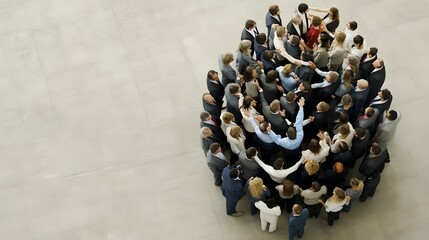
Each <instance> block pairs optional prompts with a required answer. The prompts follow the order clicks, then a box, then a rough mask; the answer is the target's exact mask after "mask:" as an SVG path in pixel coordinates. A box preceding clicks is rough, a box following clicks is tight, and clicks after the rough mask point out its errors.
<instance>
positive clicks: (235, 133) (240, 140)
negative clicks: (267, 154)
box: [226, 126, 246, 155]
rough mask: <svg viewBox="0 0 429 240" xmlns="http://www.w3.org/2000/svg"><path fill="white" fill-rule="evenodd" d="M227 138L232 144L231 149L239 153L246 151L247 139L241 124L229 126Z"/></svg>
mask: <svg viewBox="0 0 429 240" xmlns="http://www.w3.org/2000/svg"><path fill="white" fill-rule="evenodd" d="M226 138H227V140H228V142H229V144H230V145H231V151H232V152H233V153H235V154H237V155H238V154H239V153H240V152H241V151H246V148H245V147H244V140H246V137H245V136H244V134H243V130H241V128H240V127H239V126H235V127H229V128H227V129H226Z"/></svg>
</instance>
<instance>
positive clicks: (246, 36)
mask: <svg viewBox="0 0 429 240" xmlns="http://www.w3.org/2000/svg"><path fill="white" fill-rule="evenodd" d="M255 32H256V34H255V35H258V34H259V31H258V28H255ZM244 39H247V40H249V41H251V42H252V47H251V49H252V53H251V54H250V55H251V56H253V53H254V52H255V37H253V35H252V34H251V33H249V32H248V31H247V30H246V28H243V31H242V32H241V40H244Z"/></svg>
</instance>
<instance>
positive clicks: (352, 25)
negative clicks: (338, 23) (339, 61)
mask: <svg viewBox="0 0 429 240" xmlns="http://www.w3.org/2000/svg"><path fill="white" fill-rule="evenodd" d="M357 27H358V24H357V22H355V21H351V22H348V23H347V25H346V27H345V28H344V30H343V32H344V33H345V34H346V40H344V44H345V46H346V47H347V49H350V48H352V45H353V38H354V37H355V36H357V35H358V30H357Z"/></svg>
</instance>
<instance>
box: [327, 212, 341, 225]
mask: <svg viewBox="0 0 429 240" xmlns="http://www.w3.org/2000/svg"><path fill="white" fill-rule="evenodd" d="M338 219H340V212H328V225H329V226H332V225H334V221H335V220H338Z"/></svg>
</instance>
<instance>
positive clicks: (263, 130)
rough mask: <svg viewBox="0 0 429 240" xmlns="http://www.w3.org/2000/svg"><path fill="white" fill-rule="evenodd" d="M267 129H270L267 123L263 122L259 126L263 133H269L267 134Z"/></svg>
mask: <svg viewBox="0 0 429 240" xmlns="http://www.w3.org/2000/svg"><path fill="white" fill-rule="evenodd" d="M267 127H268V122H267V121H263V122H261V123H260V124H259V129H260V130H261V132H263V133H268V132H267Z"/></svg>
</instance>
